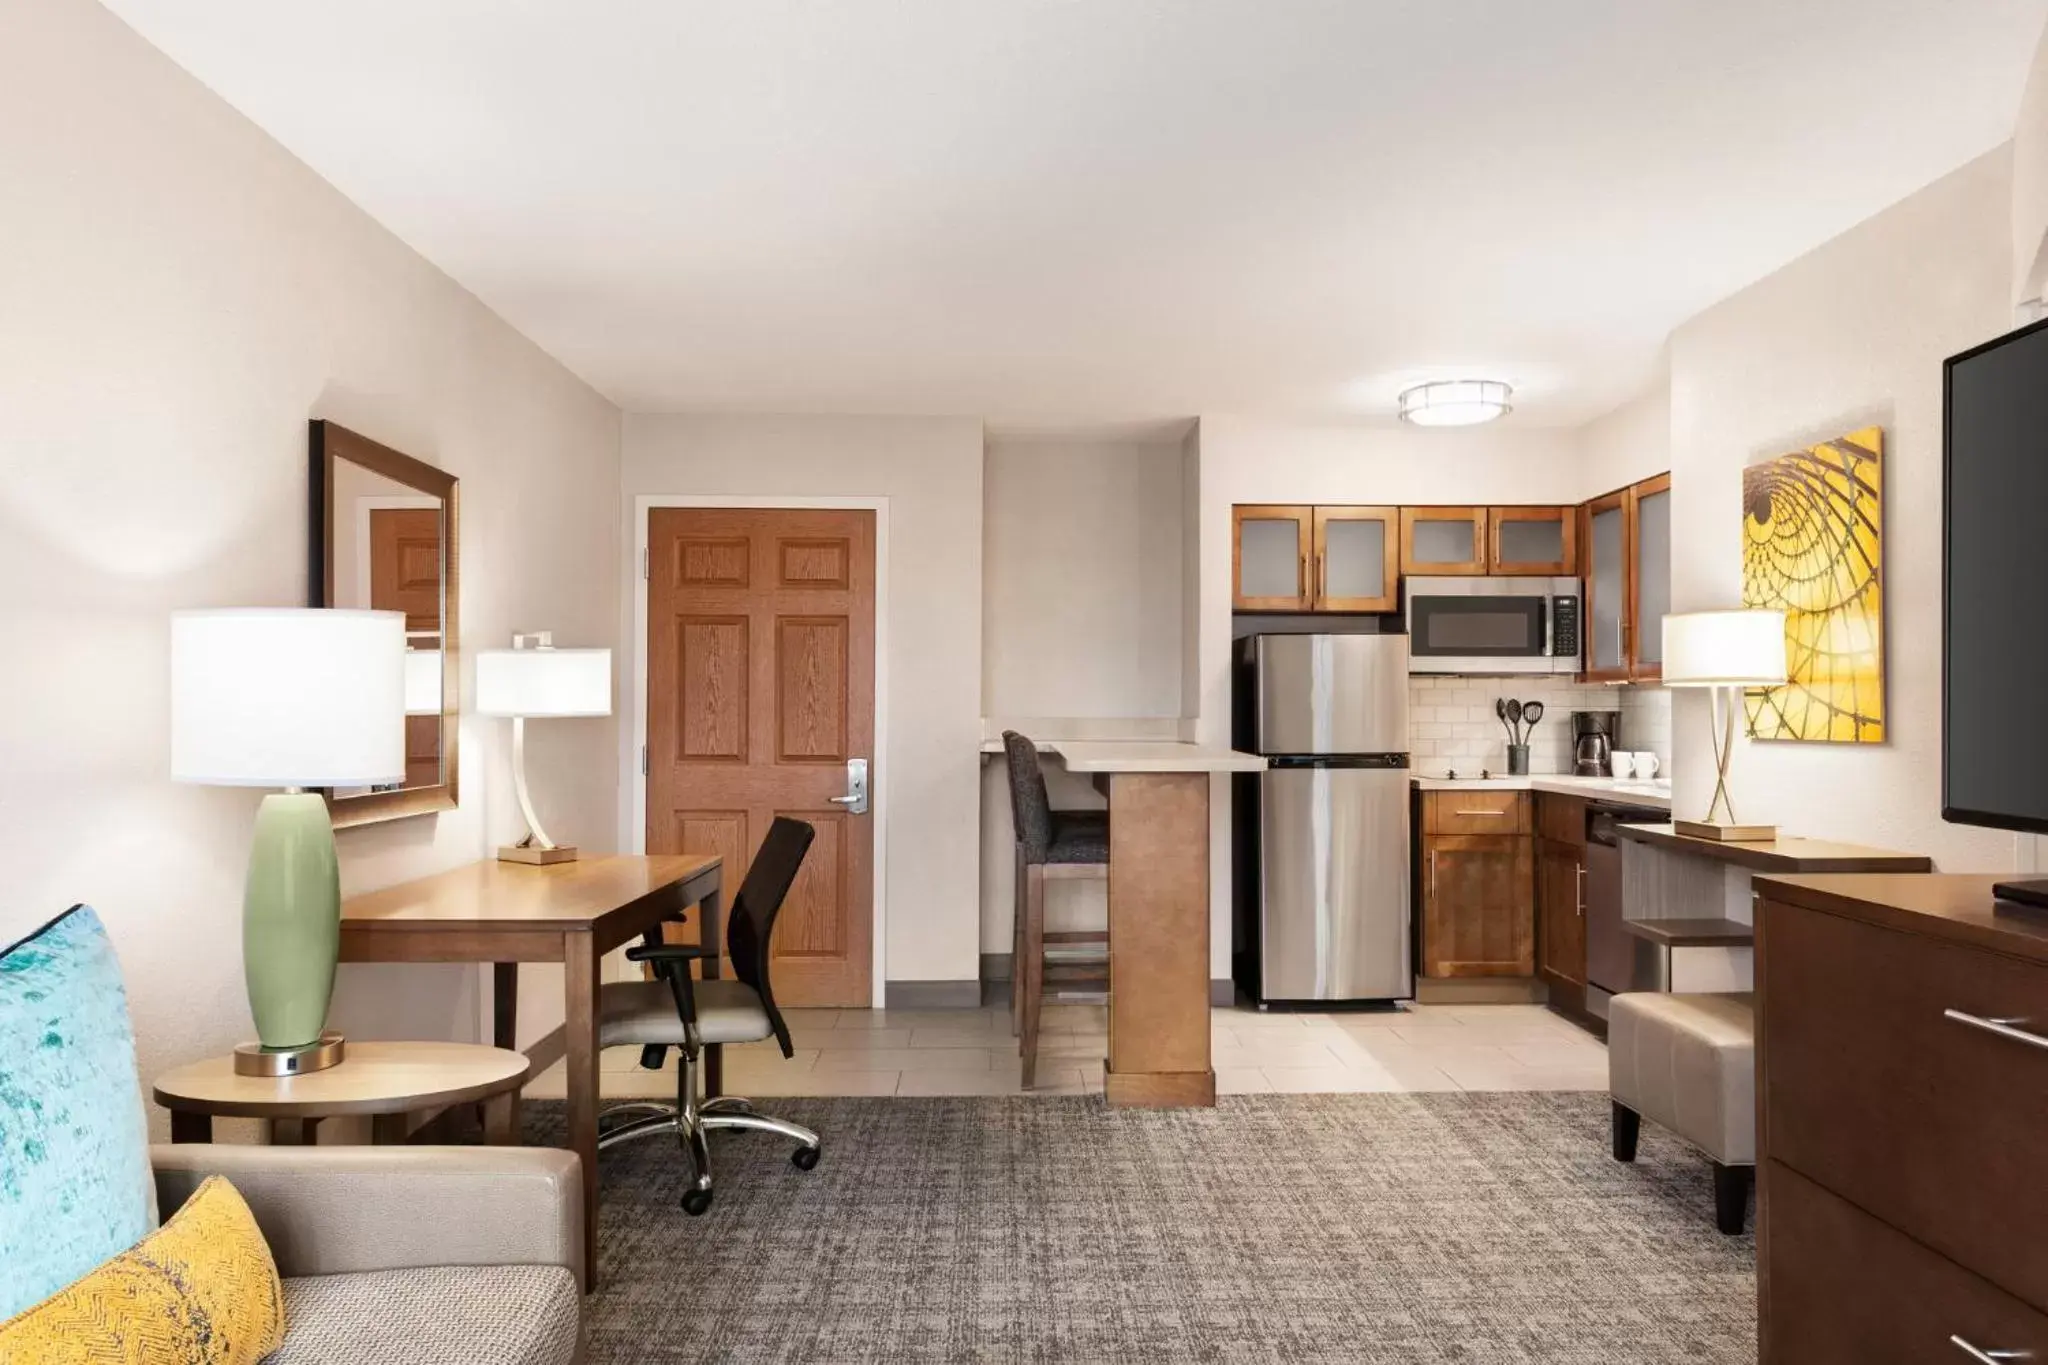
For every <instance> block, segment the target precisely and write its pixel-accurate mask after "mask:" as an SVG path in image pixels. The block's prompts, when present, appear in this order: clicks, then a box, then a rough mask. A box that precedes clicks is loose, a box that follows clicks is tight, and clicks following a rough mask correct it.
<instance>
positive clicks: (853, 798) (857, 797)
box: [827, 758, 868, 815]
mask: <svg viewBox="0 0 2048 1365" xmlns="http://www.w3.org/2000/svg"><path fill="white" fill-rule="evenodd" d="M827 799H828V800H829V801H831V802H832V804H833V805H835V806H844V807H846V813H847V814H848V815H866V814H867V813H868V761H867V760H866V759H864V758H849V759H847V760H846V795H844V796H833V797H828V798H827Z"/></svg>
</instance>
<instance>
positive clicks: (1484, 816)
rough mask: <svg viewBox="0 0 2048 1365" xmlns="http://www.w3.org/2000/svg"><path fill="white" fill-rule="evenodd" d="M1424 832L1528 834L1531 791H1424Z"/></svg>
mask: <svg viewBox="0 0 2048 1365" xmlns="http://www.w3.org/2000/svg"><path fill="white" fill-rule="evenodd" d="M1424 796H1425V798H1426V799H1425V800H1424V802H1423V832H1424V833H1425V834H1527V833H1528V832H1529V793H1527V792H1501V791H1469V792H1461V791H1447V792H1425V793H1424Z"/></svg>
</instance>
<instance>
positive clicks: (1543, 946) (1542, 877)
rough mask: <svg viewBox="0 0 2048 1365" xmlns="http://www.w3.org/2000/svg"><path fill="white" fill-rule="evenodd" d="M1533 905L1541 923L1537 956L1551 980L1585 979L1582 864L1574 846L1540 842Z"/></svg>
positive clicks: (1576, 982) (1573, 982)
mask: <svg viewBox="0 0 2048 1365" xmlns="http://www.w3.org/2000/svg"><path fill="white" fill-rule="evenodd" d="M1536 908H1537V914H1538V917H1539V918H1540V920H1541V924H1540V925H1539V926H1538V929H1539V932H1538V934H1537V955H1538V956H1537V960H1538V965H1539V967H1540V969H1541V973H1542V975H1543V976H1544V977H1545V978H1546V979H1549V980H1552V981H1560V982H1564V983H1566V984H1568V985H1573V986H1583V985H1584V984H1585V983H1586V901H1585V864H1584V863H1583V862H1582V861H1581V859H1580V854H1579V852H1578V850H1577V849H1574V848H1570V847H1567V846H1564V845H1560V844H1550V843H1539V844H1538V845H1537V853H1536Z"/></svg>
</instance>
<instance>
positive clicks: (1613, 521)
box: [1580, 488, 1635, 682]
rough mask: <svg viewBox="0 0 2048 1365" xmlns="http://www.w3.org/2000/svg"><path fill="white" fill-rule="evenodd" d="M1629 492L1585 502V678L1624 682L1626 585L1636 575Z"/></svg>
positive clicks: (1630, 611)
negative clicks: (1632, 568) (1633, 565)
mask: <svg viewBox="0 0 2048 1365" xmlns="http://www.w3.org/2000/svg"><path fill="white" fill-rule="evenodd" d="M1633 510H1634V499H1633V495H1632V494H1631V493H1630V491H1629V490H1628V489H1626V488H1624V489H1622V490H1621V491H1619V492H1616V493H1609V494H1608V495H1607V496H1606V497H1604V498H1595V499H1593V501H1591V502H1589V503H1587V504H1586V506H1585V524H1584V526H1583V527H1582V528H1581V529H1582V530H1583V531H1584V533H1585V534H1584V536H1583V537H1582V538H1581V541H1580V543H1581V544H1582V545H1584V546H1585V563H1586V574H1585V578H1586V601H1585V605H1584V609H1583V612H1582V615H1583V617H1584V620H1585V640H1586V671H1585V673H1584V674H1582V675H1581V676H1582V677H1584V678H1585V680H1586V681H1588V682H1626V681H1628V675H1629V640H1628V630H1629V622H1630V619H1631V616H1632V614H1633V611H1634V608H1633V606H1632V605H1631V603H1630V601H1629V585H1630V583H1631V581H1632V580H1633V579H1634V577H1635V575H1634V574H1633V573H1631V572H1630V570H1629V565H1630V564H1631V563H1633V562H1634V560H1635V527H1634V522H1635V518H1634V516H1633V515H1632V513H1633Z"/></svg>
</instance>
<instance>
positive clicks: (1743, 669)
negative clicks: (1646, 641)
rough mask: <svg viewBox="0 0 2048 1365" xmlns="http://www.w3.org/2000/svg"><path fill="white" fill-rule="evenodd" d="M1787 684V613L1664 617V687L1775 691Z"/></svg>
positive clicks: (1700, 613)
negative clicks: (1768, 688) (1767, 688)
mask: <svg viewBox="0 0 2048 1365" xmlns="http://www.w3.org/2000/svg"><path fill="white" fill-rule="evenodd" d="M1784 681H1785V613H1784V612H1782V611H1689V612H1683V613H1681V614H1679V615H1676V616H1667V617H1665V618H1664V685H1665V686H1666V687H1776V686H1777V685H1778V684H1780V683H1782V682H1784Z"/></svg>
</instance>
